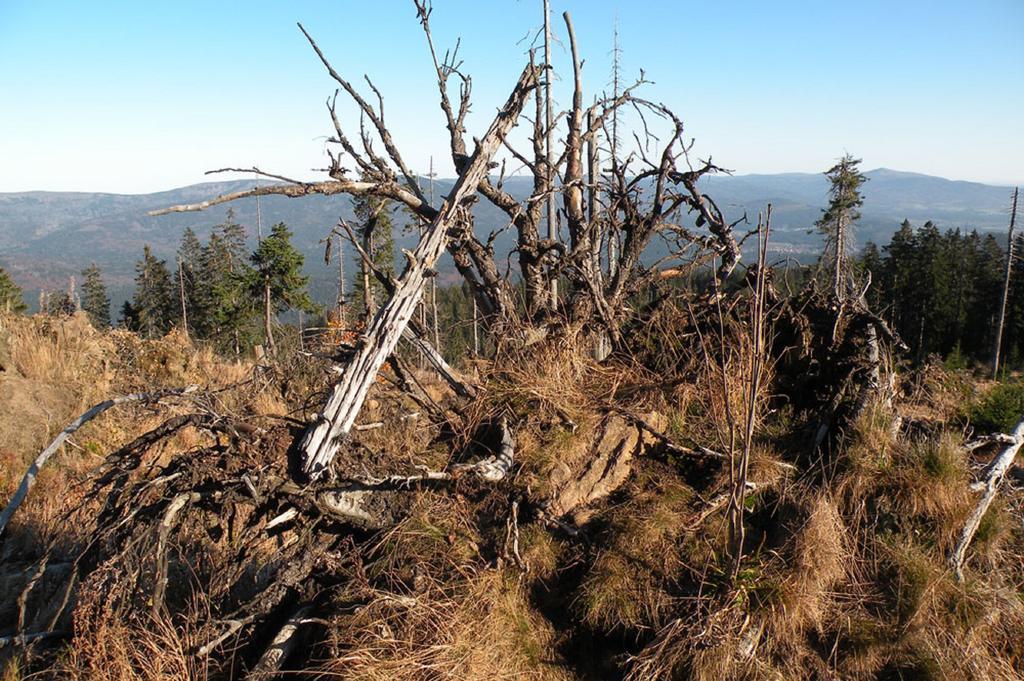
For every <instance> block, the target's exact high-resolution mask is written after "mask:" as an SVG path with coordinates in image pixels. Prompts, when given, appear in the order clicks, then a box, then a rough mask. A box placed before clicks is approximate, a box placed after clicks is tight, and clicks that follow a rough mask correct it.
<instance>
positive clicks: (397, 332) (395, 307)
mask: <svg viewBox="0 0 1024 681" xmlns="http://www.w3.org/2000/svg"><path fill="white" fill-rule="evenodd" d="M536 82H537V71H536V69H535V68H534V67H533V66H527V67H526V68H525V69H524V70H523V73H522V75H521V76H520V77H519V81H518V82H517V83H516V86H515V88H514V89H513V91H512V94H511V95H510V96H509V99H508V101H507V102H506V103H505V106H504V108H503V109H502V110H501V111H500V112H499V113H498V116H497V118H495V120H494V122H493V123H492V124H491V127H490V129H489V130H488V131H487V134H486V135H484V137H483V139H481V141H480V143H479V145H478V146H477V149H476V151H475V152H474V153H473V156H472V158H471V159H470V161H469V163H468V164H467V166H466V168H465V169H464V171H463V172H462V173H461V174H460V176H459V180H458V181H457V182H456V183H455V186H454V187H453V188H452V191H451V193H450V194H449V195H448V197H447V199H446V200H445V202H444V204H442V206H441V209H440V211H438V214H437V217H436V218H434V220H433V221H432V222H431V224H430V226H429V227H428V228H427V229H426V230H425V231H424V236H423V239H422V240H420V243H419V245H418V246H417V247H416V250H415V252H414V253H411V254H410V257H409V263H408V265H407V266H406V268H405V271H404V272H403V273H402V276H401V278H400V279H399V281H398V283H397V286H396V289H395V293H394V295H392V296H391V297H390V298H389V300H388V302H387V303H386V304H385V305H384V306H383V307H382V308H381V309H380V311H379V312H378V313H377V315H376V316H375V317H374V319H373V322H372V323H371V324H370V328H369V329H368V330H367V333H366V335H365V337H364V338H363V340H362V343H361V344H360V346H359V349H358V350H357V351H356V354H355V356H354V357H353V358H352V360H351V361H350V362H349V365H348V367H347V368H346V370H345V373H344V375H343V376H342V379H341V381H339V382H338V383H337V384H335V386H334V388H333V389H332V391H331V396H330V398H329V399H328V401H327V404H326V405H325V407H324V409H323V411H322V412H321V413H320V416H319V418H318V419H317V422H316V424H315V425H313V426H312V427H311V428H310V429H309V431H308V432H307V433H306V436H305V438H304V439H303V442H302V452H303V457H304V465H303V467H304V470H305V472H306V473H307V474H308V475H310V476H312V477H319V476H320V475H322V474H323V472H324V471H325V470H326V469H327V467H328V466H329V465H330V463H331V461H332V460H333V459H334V456H335V454H336V453H337V450H338V439H339V438H341V437H343V436H344V435H346V434H347V433H348V432H349V430H350V429H351V428H352V425H353V424H354V423H355V419H356V416H357V415H358V414H359V410H360V408H361V407H362V406H363V401H364V400H365V399H366V394H367V392H368V391H369V389H370V386H371V385H372V384H373V381H374V379H375V377H376V376H377V372H378V371H379V369H380V367H381V366H382V365H383V364H384V362H385V361H386V360H387V358H388V356H389V355H391V353H392V352H393V351H394V349H395V345H396V344H397V343H398V340H399V338H400V337H401V335H402V332H403V331H404V330H405V327H406V325H407V324H408V323H409V320H410V319H411V317H412V315H413V314H414V312H415V310H416V305H417V303H418V302H419V300H420V297H421V296H422V293H423V286H424V284H425V282H426V275H427V273H428V272H429V271H431V270H432V269H433V267H434V265H435V263H436V262H437V259H438V258H439V257H440V256H441V252H442V251H443V250H444V248H445V246H446V244H447V240H448V230H449V227H450V226H451V225H452V224H453V223H454V222H456V221H457V220H458V219H459V217H460V214H461V212H462V211H464V210H465V208H464V207H463V205H462V203H463V201H464V200H465V199H466V198H467V197H468V196H470V195H472V194H473V193H474V192H475V191H476V188H477V186H478V185H479V184H480V181H481V180H482V179H483V177H484V176H485V175H486V174H487V171H488V165H489V163H490V160H491V158H492V157H493V156H494V154H495V152H496V151H497V150H498V147H499V146H500V144H501V141H502V140H503V139H504V137H505V135H506V134H508V132H509V131H510V130H511V129H512V128H513V127H514V126H515V124H516V121H517V119H518V118H519V114H520V112H521V111H522V107H523V102H524V101H525V98H526V96H527V94H528V93H529V92H530V90H531V89H532V88H533V87H534V86H535V85H536Z"/></svg>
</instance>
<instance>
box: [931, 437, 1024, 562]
mask: <svg viewBox="0 0 1024 681" xmlns="http://www.w3.org/2000/svg"><path fill="white" fill-rule="evenodd" d="M1010 438H1011V439H1012V442H1011V444H1009V445H1007V446H1006V448H1005V449H1003V451H1002V452H1001V453H1000V454H999V456H998V457H997V458H996V460H995V461H994V462H993V463H992V465H991V467H989V469H988V472H987V475H986V476H985V482H984V487H983V489H984V492H983V493H982V495H981V499H979V500H978V505H977V506H975V507H974V511H972V512H971V515H970V516H968V518H967V522H966V523H965V524H964V529H963V531H962V532H961V533H960V538H959V539H958V540H957V542H956V547H955V548H954V549H953V552H952V553H951V554H950V557H949V566H950V567H951V568H952V569H953V573H954V574H955V575H956V576H957V579H961V580H962V579H963V570H964V560H965V559H966V556H967V548H968V547H969V546H970V545H971V540H972V539H974V533H975V532H977V531H978V526H979V525H981V519H982V518H983V517H985V513H986V512H987V511H988V509H989V506H991V505H992V501H993V500H994V499H995V498H996V493H997V492H998V491H999V483H1001V482H1002V481H1003V478H1004V477H1005V476H1006V471H1008V470H1009V469H1010V465H1011V464H1012V463H1013V460H1014V459H1015V458H1016V457H1017V452H1019V451H1020V448H1021V445H1022V444H1024V419H1022V420H1021V421H1020V422H1019V423H1018V424H1017V426H1016V427H1015V428H1014V429H1013V432H1012V433H1010Z"/></svg>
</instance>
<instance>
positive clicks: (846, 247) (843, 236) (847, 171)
mask: <svg viewBox="0 0 1024 681" xmlns="http://www.w3.org/2000/svg"><path fill="white" fill-rule="evenodd" d="M859 165H860V159H859V158H854V157H853V156H851V155H850V154H846V155H845V156H843V157H842V158H841V159H839V162H838V163H837V164H836V165H834V166H832V167H831V168H829V169H828V170H827V171H825V176H826V177H828V179H829V182H830V183H831V187H830V188H829V204H828V208H826V209H825V210H824V211H822V216H821V218H820V219H819V220H818V222H817V227H818V229H819V231H821V232H822V233H823V234H825V235H826V237H827V241H826V245H825V249H826V253H827V254H828V256H827V257H828V259H827V261H826V262H827V263H828V265H829V267H830V268H831V272H832V294H833V295H834V296H835V297H836V298H837V299H844V298H845V297H846V296H847V294H848V293H849V291H850V290H851V288H852V285H853V282H852V281H851V277H850V261H851V258H850V254H851V252H852V245H853V225H854V223H855V222H857V220H859V219H860V210H859V209H860V207H861V205H862V204H863V203H864V199H863V197H862V196H861V193H860V187H861V185H862V184H864V182H865V181H866V180H867V177H865V176H864V175H863V174H862V173H861V172H860V170H859V167H858V166H859Z"/></svg>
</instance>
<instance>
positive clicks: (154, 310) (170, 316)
mask: <svg viewBox="0 0 1024 681" xmlns="http://www.w3.org/2000/svg"><path fill="white" fill-rule="evenodd" d="M173 296H174V293H173V288H172V285H171V275H170V273H169V272H168V271H167V264H166V263H165V262H164V261H163V260H158V259H157V258H156V256H154V255H153V252H152V251H151V250H150V248H149V245H148V244H147V245H146V246H145V248H144V249H143V255H142V260H140V261H138V262H137V263H136V264H135V295H134V296H133V297H132V303H131V307H132V310H133V311H134V314H133V317H134V327H135V330H137V331H138V332H139V333H141V334H142V335H143V336H145V337H147V338H156V337H159V336H162V335H164V334H165V333H167V332H168V331H169V330H170V328H171V326H172V324H173V320H174V297H173Z"/></svg>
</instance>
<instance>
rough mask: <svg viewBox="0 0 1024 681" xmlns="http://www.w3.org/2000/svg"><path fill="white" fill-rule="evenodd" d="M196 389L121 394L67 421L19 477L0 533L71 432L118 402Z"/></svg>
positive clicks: (2, 515) (153, 398)
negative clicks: (19, 479) (40, 472)
mask: <svg viewBox="0 0 1024 681" xmlns="http://www.w3.org/2000/svg"><path fill="white" fill-rule="evenodd" d="M198 389H199V386H195V385H190V386H186V387H184V388H173V389H168V390H159V391H157V392H152V393H136V394H132V395H122V396H120V397H115V398H113V399H110V400H106V401H105V402H100V403H99V404H96V405H94V406H93V407H92V408H91V409H89V410H88V411H86V412H85V413H84V414H82V415H81V416H79V417H78V418H77V419H75V420H74V421H72V422H71V423H69V424H68V425H67V426H66V427H65V428H64V430H62V431H61V432H60V434H59V435H58V436H57V437H56V438H55V439H54V440H53V442H51V443H50V445H49V446H48V447H47V448H46V449H44V450H43V451H42V452H40V454H39V456H37V457H36V460H35V461H33V462H32V465H31V466H29V467H28V470H27V471H25V475H24V477H22V479H21V484H20V485H18V489H17V490H16V491H15V492H14V496H12V497H11V500H10V501H9V502H8V503H7V507H6V508H4V511H3V513H0V534H3V531H4V529H5V528H6V527H7V523H9V522H10V520H11V516H13V515H14V512H15V511H17V510H18V507H19V506H21V503H22V502H23V501H25V497H26V496H28V493H29V490H31V489H32V486H33V485H35V484H36V478H37V477H38V476H39V471H40V469H41V468H42V467H43V466H44V465H46V462H47V461H49V459H50V457H51V456H53V455H54V454H55V453H56V452H57V450H58V449H60V446H61V445H62V444H64V441H65V440H67V439H68V437H70V436H71V434H72V433H74V432H75V431H77V430H78V429H79V428H81V427H82V426H83V425H85V424H86V423H88V422H89V421H91V420H92V419H94V418H96V417H97V416H99V415H100V414H102V413H103V412H105V411H106V410H107V409H110V408H111V407H114V406H117V405H119V404H124V403H126V402H156V401H158V400H160V399H161V398H164V397H170V396H172V395H187V394H188V393H191V392H195V391H196V390H198Z"/></svg>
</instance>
